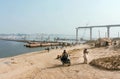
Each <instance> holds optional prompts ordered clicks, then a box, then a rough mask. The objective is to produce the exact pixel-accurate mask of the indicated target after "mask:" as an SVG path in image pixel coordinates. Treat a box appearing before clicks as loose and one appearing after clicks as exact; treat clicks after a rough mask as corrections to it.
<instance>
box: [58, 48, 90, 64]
mask: <svg viewBox="0 0 120 79" xmlns="http://www.w3.org/2000/svg"><path fill="white" fill-rule="evenodd" d="M60 58H61V61H70V58H69V55H68V53H67V52H66V50H64V51H63V53H62V55H61V57H60ZM83 58H84V62H83V63H84V64H87V62H88V50H87V49H86V48H85V49H84V50H83Z"/></svg>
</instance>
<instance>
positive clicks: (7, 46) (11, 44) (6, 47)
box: [0, 40, 45, 58]
mask: <svg viewBox="0 0 120 79" xmlns="http://www.w3.org/2000/svg"><path fill="white" fill-rule="evenodd" d="M24 45H25V43H23V42H15V41H4V40H0V58H4V57H11V56H16V55H20V54H24V53H28V52H34V51H41V50H44V49H45V48H44V47H37V48H27V47H25V46H24Z"/></svg>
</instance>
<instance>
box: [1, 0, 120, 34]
mask: <svg viewBox="0 0 120 79" xmlns="http://www.w3.org/2000/svg"><path fill="white" fill-rule="evenodd" d="M119 3H120V1H119V0H114V1H113V0H91V1H90V0H59V1H58V0H44V1H43V0H20V1H18V0H4V1H2V0H0V17H1V18H0V33H46V34H71V35H73V34H75V28H76V27H80V26H86V25H106V24H107V25H109V24H120V20H119V18H120V15H119V14H120V9H119V7H120V5H119ZM117 30H118V29H117ZM118 31H120V30H118ZM115 32H116V30H115Z"/></svg>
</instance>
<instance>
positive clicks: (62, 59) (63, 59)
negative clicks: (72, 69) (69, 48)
mask: <svg viewBox="0 0 120 79" xmlns="http://www.w3.org/2000/svg"><path fill="white" fill-rule="evenodd" d="M60 59H61V62H62V64H63V65H68V66H70V65H71V61H70V57H69V56H68V57H67V58H62V57H61V58H60Z"/></svg>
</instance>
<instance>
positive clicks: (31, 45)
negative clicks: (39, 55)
mask: <svg viewBox="0 0 120 79" xmlns="http://www.w3.org/2000/svg"><path fill="white" fill-rule="evenodd" d="M60 45H62V44H61V43H59V42H28V43H27V44H25V45H24V46H26V47H30V48H32V47H47V46H60Z"/></svg>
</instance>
